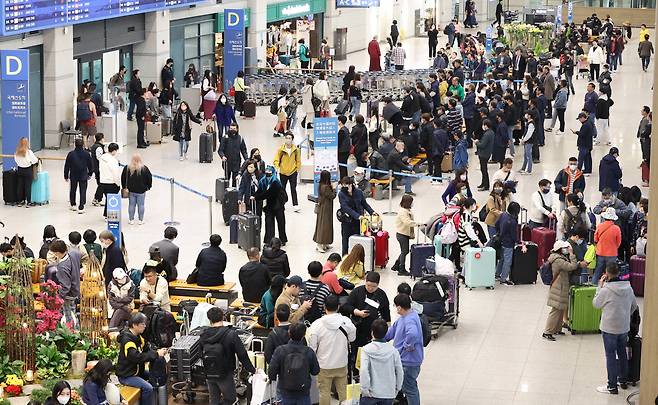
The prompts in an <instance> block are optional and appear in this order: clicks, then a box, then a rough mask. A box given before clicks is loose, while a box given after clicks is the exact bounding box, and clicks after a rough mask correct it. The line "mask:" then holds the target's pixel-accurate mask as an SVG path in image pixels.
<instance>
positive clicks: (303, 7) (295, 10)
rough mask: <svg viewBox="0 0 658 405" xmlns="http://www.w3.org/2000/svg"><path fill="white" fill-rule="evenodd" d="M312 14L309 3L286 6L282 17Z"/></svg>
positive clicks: (282, 11)
mask: <svg viewBox="0 0 658 405" xmlns="http://www.w3.org/2000/svg"><path fill="white" fill-rule="evenodd" d="M310 12H311V5H310V4H309V3H303V4H295V5H290V6H285V7H284V8H282V9H281V15H283V16H286V17H289V16H291V15H297V14H308V13H310Z"/></svg>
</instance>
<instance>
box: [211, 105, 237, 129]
mask: <svg viewBox="0 0 658 405" xmlns="http://www.w3.org/2000/svg"><path fill="white" fill-rule="evenodd" d="M215 119H216V120H217V127H218V128H221V127H228V126H230V125H231V124H236V125H237V124H238V122H237V121H236V120H235V112H234V111H233V107H231V105H230V104H228V102H227V103H226V104H222V103H219V102H218V103H217V105H216V106H215Z"/></svg>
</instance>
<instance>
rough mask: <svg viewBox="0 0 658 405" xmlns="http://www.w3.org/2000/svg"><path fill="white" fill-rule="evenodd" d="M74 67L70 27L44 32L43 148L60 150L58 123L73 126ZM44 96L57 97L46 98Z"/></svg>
mask: <svg viewBox="0 0 658 405" xmlns="http://www.w3.org/2000/svg"><path fill="white" fill-rule="evenodd" d="M76 69H77V67H76V65H75V62H74V60H73V27H72V26H67V27H59V28H53V29H49V30H44V31H43V94H44V97H43V124H44V125H43V126H44V131H43V132H44V148H54V147H58V146H59V140H60V132H59V123H60V121H63V120H68V121H69V123H70V124H71V126H72V127H73V126H75V121H74V120H73V106H74V105H75V95H76V83H75V77H76ZM47 95H57V96H56V97H52V96H51V97H49V96H47Z"/></svg>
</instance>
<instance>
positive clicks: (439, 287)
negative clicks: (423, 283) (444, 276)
mask: <svg viewBox="0 0 658 405" xmlns="http://www.w3.org/2000/svg"><path fill="white" fill-rule="evenodd" d="M434 284H435V285H436V288H437V289H438V290H439V294H440V295H441V297H445V296H446V293H445V291H444V290H443V287H441V283H439V282H438V281H437V282H436V283H434Z"/></svg>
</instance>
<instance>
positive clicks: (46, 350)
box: [36, 342, 71, 380]
mask: <svg viewBox="0 0 658 405" xmlns="http://www.w3.org/2000/svg"><path fill="white" fill-rule="evenodd" d="M70 364H71V361H70V356H69V355H67V354H66V353H62V352H61V351H60V350H59V349H58V348H57V345H55V343H54V342H51V343H50V344H49V345H38V346H37V362H36V367H37V376H38V377H39V378H40V379H42V380H51V379H58V378H62V377H65V376H66V374H67V373H68V371H69V365H70Z"/></svg>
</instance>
